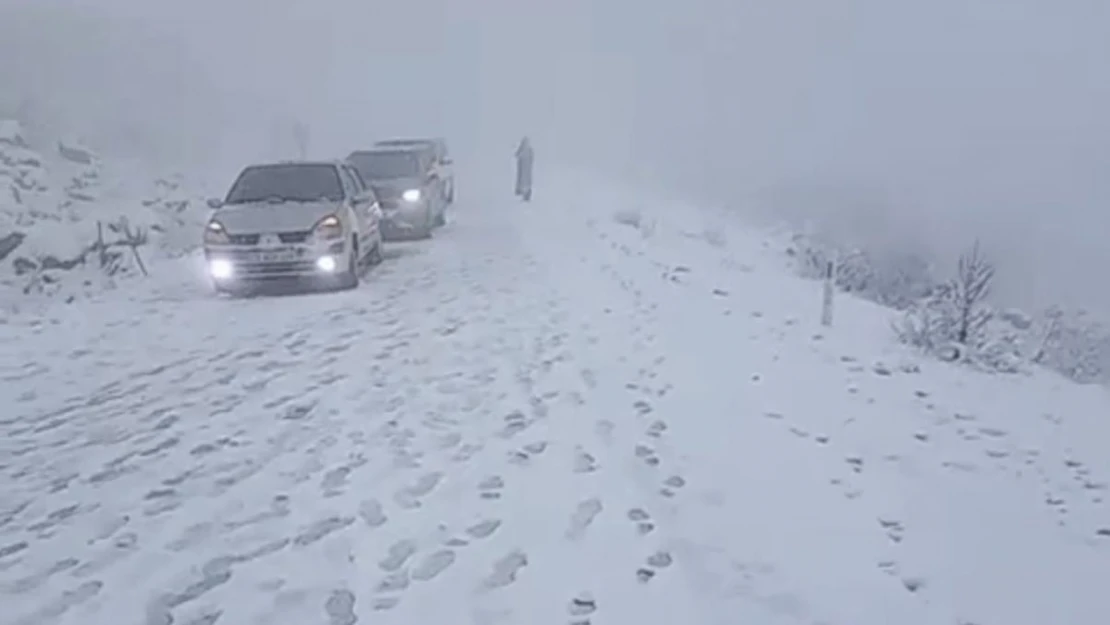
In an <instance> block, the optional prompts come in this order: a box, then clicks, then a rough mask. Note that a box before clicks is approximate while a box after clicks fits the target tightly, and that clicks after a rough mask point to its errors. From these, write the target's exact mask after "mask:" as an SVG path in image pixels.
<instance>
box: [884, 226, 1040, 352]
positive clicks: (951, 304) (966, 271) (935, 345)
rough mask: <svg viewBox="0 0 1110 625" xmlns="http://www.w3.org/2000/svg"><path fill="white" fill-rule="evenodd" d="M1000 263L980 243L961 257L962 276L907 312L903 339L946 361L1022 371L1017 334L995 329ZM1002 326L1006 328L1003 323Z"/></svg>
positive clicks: (899, 326) (900, 333)
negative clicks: (993, 305)
mask: <svg viewBox="0 0 1110 625" xmlns="http://www.w3.org/2000/svg"><path fill="white" fill-rule="evenodd" d="M993 278H994V267H993V266H992V265H991V264H990V262H988V261H987V260H986V259H985V258H984V257H983V256H982V254H981V253H980V251H979V245H978V243H976V244H975V245H974V246H972V248H971V250H970V251H969V252H968V253H966V254H964V255H962V256H961V257H960V259H959V263H958V268H957V273H956V277H955V278H953V279H951V280H949V281H947V282H943V283H940V284H938V285H936V286H935V287H934V288H933V289H932V291H931V292H930V293H929V294H928V295H927V296H925V297H923V298H921V299H919V300H918V301H917V302H915V303H914V304H913V305H912V306H910V308H909V309H908V310H907V311H906V312H905V314H904V316H903V318H902V320H901V321H900V323H898V324H896V327H895V331H896V332H897V333H898V337H899V339H900V340H902V342H904V343H907V344H909V345H913V346H914V347H918V348H920V349H923V350H925V351H926V352H929V353H931V354H934V355H936V356H938V357H940V358H942V359H945V360H962V361H967V362H974V363H977V364H980V365H983V366H985V367H987V368H990V369H994V370H1002V371H1016V370H1017V369H1018V367H1019V364H1020V361H1021V355H1020V343H1021V341H1020V339H1019V336H1018V335H1017V334H1016V333H1013V332H1009V333H1007V332H1001V333H997V334H995V333H992V332H991V331H990V330H991V329H993V327H994V326H990V327H989V324H990V322H991V321H992V319H993V318H994V313H993V311H992V310H991V309H990V308H989V307H988V306H987V302H986V300H987V296H988V295H990V287H991V280H992V279H993ZM999 327H1001V326H999Z"/></svg>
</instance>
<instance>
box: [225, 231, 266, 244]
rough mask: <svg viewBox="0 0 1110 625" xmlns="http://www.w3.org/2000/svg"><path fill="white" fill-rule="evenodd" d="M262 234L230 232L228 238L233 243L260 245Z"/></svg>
mask: <svg viewBox="0 0 1110 625" xmlns="http://www.w3.org/2000/svg"><path fill="white" fill-rule="evenodd" d="M259 238H260V235H257V234H229V235H227V240H228V242H229V243H231V244H232V245H258V239H259Z"/></svg>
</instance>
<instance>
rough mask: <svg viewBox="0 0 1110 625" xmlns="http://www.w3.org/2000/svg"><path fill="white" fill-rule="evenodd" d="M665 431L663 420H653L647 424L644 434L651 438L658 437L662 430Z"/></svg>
mask: <svg viewBox="0 0 1110 625" xmlns="http://www.w3.org/2000/svg"><path fill="white" fill-rule="evenodd" d="M666 431H667V424H666V423H664V422H663V421H653V422H652V424H651V425H649V426H648V429H647V432H646V434H647V435H648V436H650V437H651V438H659V437H661V436H662V435H663V432H666Z"/></svg>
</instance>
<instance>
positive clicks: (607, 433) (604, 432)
mask: <svg viewBox="0 0 1110 625" xmlns="http://www.w3.org/2000/svg"><path fill="white" fill-rule="evenodd" d="M615 428H616V426H615V425H614V424H613V422H612V421H610V420H608V419H598V420H597V422H596V423H594V432H595V433H596V434H597V437H598V438H599V439H601V442H602V443H604V444H605V445H612V444H613V430H614V429H615Z"/></svg>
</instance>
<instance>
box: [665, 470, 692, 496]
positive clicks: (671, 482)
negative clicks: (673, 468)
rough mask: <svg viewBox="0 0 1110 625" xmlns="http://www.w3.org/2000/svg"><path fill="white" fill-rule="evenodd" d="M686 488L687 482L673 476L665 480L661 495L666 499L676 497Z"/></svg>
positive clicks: (678, 476) (680, 477)
mask: <svg viewBox="0 0 1110 625" xmlns="http://www.w3.org/2000/svg"><path fill="white" fill-rule="evenodd" d="M684 486H686V480H685V478H683V477H682V476H680V475H672V476H670V477H668V478H667V479H665V480H663V487H662V488H660V489H659V494H660V495H663V496H664V497H674V495H675V493H676V492H677V491H678V490H679V489H681V488H682V487H684Z"/></svg>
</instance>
